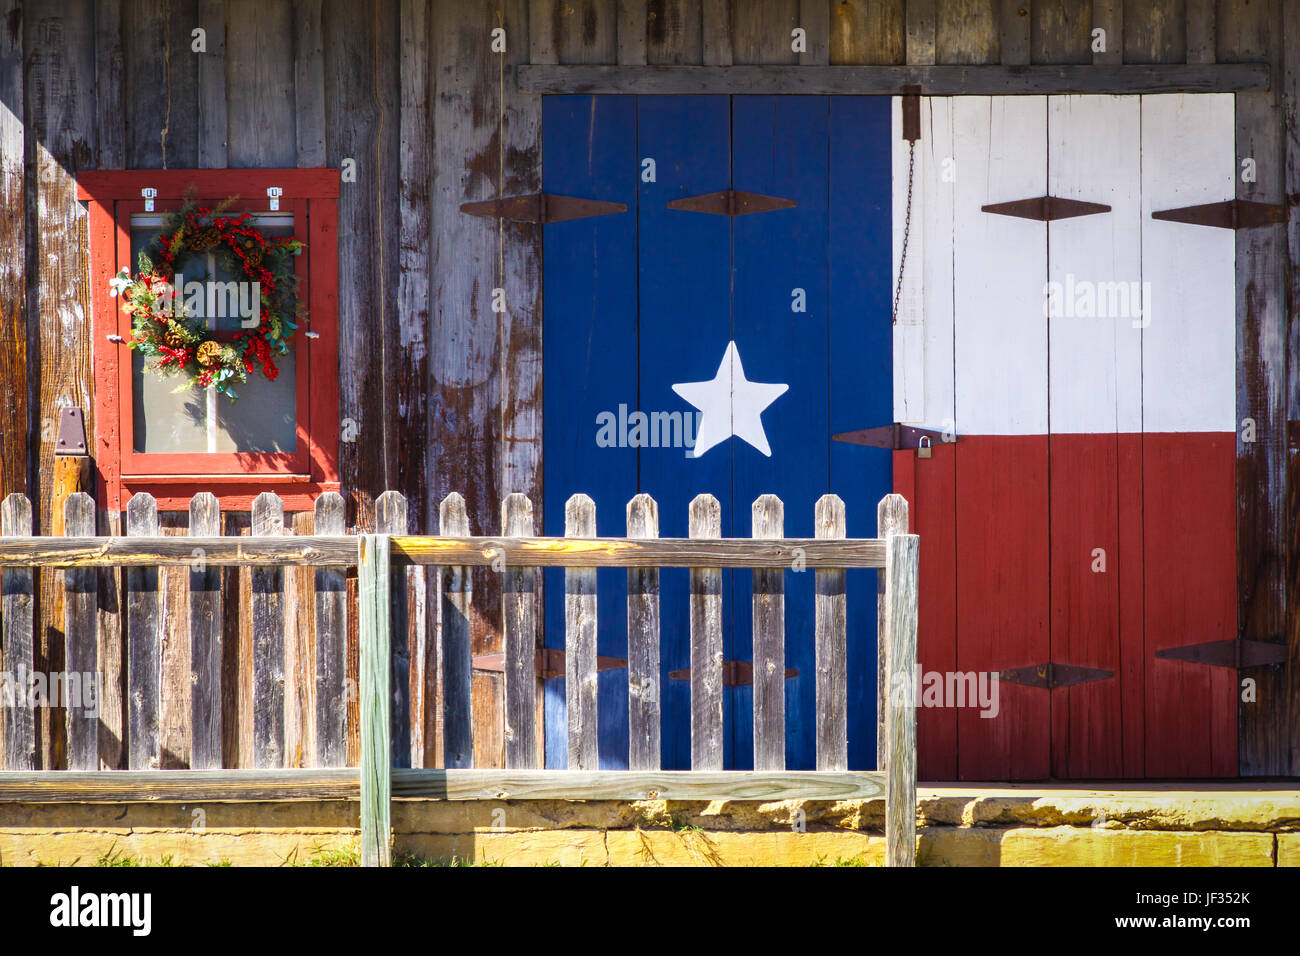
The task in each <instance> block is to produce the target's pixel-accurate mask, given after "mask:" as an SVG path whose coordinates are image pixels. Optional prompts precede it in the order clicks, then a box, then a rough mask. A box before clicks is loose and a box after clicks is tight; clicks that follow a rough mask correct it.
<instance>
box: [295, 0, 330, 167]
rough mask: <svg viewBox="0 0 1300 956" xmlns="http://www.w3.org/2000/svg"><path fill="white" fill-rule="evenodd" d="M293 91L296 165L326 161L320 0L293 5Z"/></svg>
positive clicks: (308, 0)
mask: <svg viewBox="0 0 1300 956" xmlns="http://www.w3.org/2000/svg"><path fill="white" fill-rule="evenodd" d="M293 92H294V98H293V100H294V120H295V132H296V135H297V140H298V165H299V166H301V167H303V168H312V167H316V166H324V165H325V38H324V35H323V34H322V32H321V0H295V2H294V5H293Z"/></svg>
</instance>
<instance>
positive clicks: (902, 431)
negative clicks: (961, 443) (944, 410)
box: [831, 422, 957, 451]
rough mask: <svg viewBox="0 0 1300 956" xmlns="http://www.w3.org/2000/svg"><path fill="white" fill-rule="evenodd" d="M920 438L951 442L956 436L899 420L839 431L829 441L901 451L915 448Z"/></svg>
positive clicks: (955, 439) (919, 442) (954, 440)
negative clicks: (850, 430)
mask: <svg viewBox="0 0 1300 956" xmlns="http://www.w3.org/2000/svg"><path fill="white" fill-rule="evenodd" d="M922 438H928V439H930V441H931V442H932V443H933V442H936V441H937V442H942V443H946V444H953V443H954V442H956V441H957V436H956V435H954V434H952V433H951V432H948V433H946V434H945V433H944V432H941V431H935V430H934V429H933V428H918V427H916V426H915V425H903V424H901V423H899V422H894V423H893V424H892V425H879V426H877V427H875V428H863V429H860V430H858V431H855V432H840V433H839V434H838V435H832V436H831V441H842V442H845V443H847V444H849V445H868V446H870V447H872V448H892V449H893V450H894V451H902V450H903V449H905V448H916V447H917V446H919V445H920V444H921V439H922Z"/></svg>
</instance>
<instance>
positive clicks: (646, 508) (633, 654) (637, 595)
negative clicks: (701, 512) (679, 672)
mask: <svg viewBox="0 0 1300 956" xmlns="http://www.w3.org/2000/svg"><path fill="white" fill-rule="evenodd" d="M627 536H628V537H629V538H657V537H658V536H659V505H658V503H657V502H656V501H655V500H654V499H653V498H651V497H650V496H649V495H647V494H640V495H637V496H636V497H635V498H633V499H632V500H631V501H629V502H628V503H627ZM659 634H660V631H659V569H658V568H637V569H632V570H629V571H628V572H627V715H628V717H627V719H628V769H630V770H658V769H659V767H660V766H661V763H660V760H661V755H662V744H661V733H662V732H661V729H660V723H659V712H660V707H659V702H660V700H661V699H662V693H661V688H660V686H659V682H660V677H659V658H660V650H659ZM593 653H594V652H593Z"/></svg>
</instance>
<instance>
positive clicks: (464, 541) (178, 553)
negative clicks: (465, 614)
mask: <svg viewBox="0 0 1300 956" xmlns="http://www.w3.org/2000/svg"><path fill="white" fill-rule="evenodd" d="M391 540H392V548H393V563H394V564H395V565H403V564H417V565H431V564H432V565H471V566H474V567H491V566H492V565H493V564H494V563H495V564H496V566H497V567H501V566H502V564H503V563H504V565H505V566H506V567H532V568H792V567H794V565H795V562H796V560H797V561H798V562H799V564H800V566H801V567H806V568H811V569H814V570H815V569H817V568H883V567H884V566H885V545H884V542H882V541H881V540H880V539H878V538H848V539H845V540H843V541H827V540H818V539H816V538H783V539H782V540H780V541H753V540H750V539H747V538H726V539H713V540H709V539H690V538H656V539H644V540H636V541H629V540H628V539H626V538H541V537H519V538H507V537H502V538H437V537H421V536H414V535H406V536H395V537H393V538H392V539H391ZM196 548H198V549H201V550H202V552H203V554H202V556H201V557H200V556H196V555H195V554H194V553H193V551H194V549H196ZM800 550H802V552H803V553H802V554H799V553H797V552H798V551H800ZM202 563H206V564H213V565H220V566H228V567H275V566H306V567H328V566H331V565H340V566H349V567H351V566H355V565H356V563H357V542H356V538H355V537H348V536H332V535H331V536H319V535H303V536H301V537H286V538H265V539H257V538H230V537H227V538H150V539H147V540H140V539H132V538H31V537H13V538H0V567H10V568H12V567H31V566H37V567H48V568H77V567H126V568H141V567H170V566H173V565H177V566H185V567H190V566H193V565H196V564H202Z"/></svg>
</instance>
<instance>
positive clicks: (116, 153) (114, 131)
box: [6, 0, 126, 169]
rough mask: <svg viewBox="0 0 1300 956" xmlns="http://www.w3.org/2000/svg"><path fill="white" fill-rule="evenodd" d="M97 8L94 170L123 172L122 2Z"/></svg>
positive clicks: (102, 0) (99, 1)
mask: <svg viewBox="0 0 1300 956" xmlns="http://www.w3.org/2000/svg"><path fill="white" fill-rule="evenodd" d="M94 6H95V160H96V162H95V168H96V169H121V168H122V167H123V166H124V165H125V164H126V122H125V111H124V110H123V108H122V96H123V92H122V91H123V84H124V82H125V79H126V77H125V75H124V73H123V70H122V2H121V0H96V3H95V5H94ZM6 102H9V100H7V99H6ZM14 102H21V100H15V101H14Z"/></svg>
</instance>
